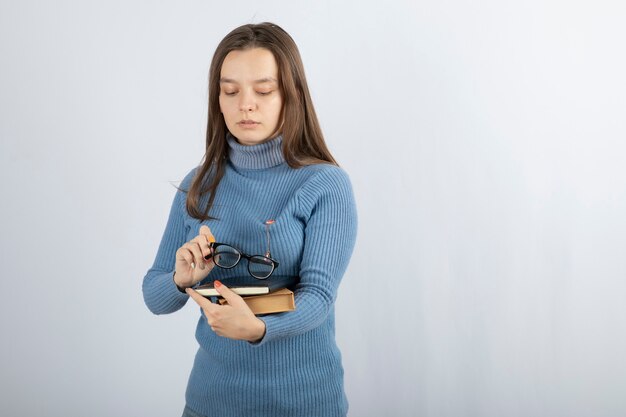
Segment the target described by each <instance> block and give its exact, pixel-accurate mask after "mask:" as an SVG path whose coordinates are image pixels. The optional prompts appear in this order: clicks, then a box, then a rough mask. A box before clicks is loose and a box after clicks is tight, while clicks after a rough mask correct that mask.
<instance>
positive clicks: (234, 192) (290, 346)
mask: <svg viewBox="0 0 626 417" xmlns="http://www.w3.org/2000/svg"><path fill="white" fill-rule="evenodd" d="M356 229H357V215H356V208H355V203H354V196H353V193H352V187H351V184H350V180H349V178H348V176H347V175H346V173H345V172H344V171H343V170H342V169H341V168H339V167H338V166H337V164H336V162H335V160H334V159H333V157H332V156H331V154H330V152H329V151H328V149H327V147H326V145H325V143H324V138H323V136H322V132H321V130H320V127H319V124H318V121H317V116H316V114H315V110H314V109H313V104H312V101H311V97H310V94H309V90H308V87H307V83H306V79H305V76H304V69H303V66H302V61H301V58H300V54H299V52H298V49H297V47H296V44H295V42H294V41H293V39H292V38H291V37H290V36H289V35H288V34H287V33H286V32H285V31H284V30H283V29H281V28H280V27H278V26H277V25H275V24H271V23H261V24H249V25H244V26H241V27H239V28H237V29H235V30H233V31H232V32H231V33H229V34H228V35H227V36H226V37H225V38H224V39H223V40H222V42H221V43H220V44H219V45H218V47H217V50H216V51H215V55H214V56H213V60H212V62H211V68H210V73H209V107H208V126H207V136H206V153H205V155H204V158H203V162H202V164H201V165H200V166H198V167H196V168H194V169H193V170H191V172H189V173H188V174H187V176H186V177H185V178H184V180H183V181H182V184H181V189H180V190H179V191H178V192H177V193H176V196H175V197H174V201H173V204H172V207H171V211H170V215H169V219H168V221H167V225H166V227H165V232H164V234H163V238H162V240H161V243H160V246H159V249H158V252H157V255H156V259H155V261H154V264H153V266H152V267H151V268H150V269H149V270H148V272H147V274H146V276H145V277H144V280H143V294H144V300H145V302H146V305H147V306H148V308H149V309H150V310H151V311H152V312H153V313H155V314H166V313H172V312H174V311H177V310H179V309H180V308H182V307H183V306H184V305H185V303H187V301H188V300H189V298H192V299H193V300H194V301H195V302H196V303H198V305H199V306H200V307H201V316H200V319H199V321H198V325H197V330H196V339H197V340H198V343H199V345H200V347H199V349H198V352H197V354H196V357H195V361H194V364H193V369H192V371H191V375H190V377H189V383H188V386H187V391H186V407H185V410H184V412H183V416H207V417H208V416H242V417H243V416H254V417H262V416H273V417H276V416H325V417H329V416H345V415H346V414H347V409H348V403H347V400H346V396H345V393H344V387H343V368H342V364H341V354H340V352H339V350H338V348H337V345H336V343H335V318H334V302H335V298H336V295H337V288H338V286H339V282H340V280H341V278H342V276H343V274H344V271H345V270H346V267H347V266H348V262H349V259H350V256H351V254H352V250H353V247H354V243H355V238H356ZM216 240H217V242H219V243H223V244H227V245H230V246H232V247H235V248H238V249H239V250H240V251H241V252H243V253H244V254H250V255H256V254H265V255H259V257H255V258H254V259H249V258H246V256H241V258H240V262H239V263H238V264H237V265H236V266H234V267H233V268H230V269H225V268H223V267H221V266H220V265H219V264H220V261H219V260H216V262H217V263H218V266H220V267H217V266H216V265H215V264H214V261H213V259H214V257H213V256H214V255H215V256H217V255H216V252H214V250H216V249H213V247H212V243H213V242H215V241H216ZM230 246H229V247H230ZM270 246H271V259H269V256H270ZM238 256H239V255H238ZM259 260H260V261H259ZM259 268H260V269H264V268H270V269H272V268H275V270H274V271H273V272H270V273H271V274H272V275H271V276H269V277H268V278H267V279H268V280H272V279H277V278H278V277H281V276H282V277H285V276H292V277H298V283H297V285H296V286H295V290H294V293H295V303H296V310H295V311H290V312H285V313H277V314H268V315H262V316H255V315H254V314H253V313H252V311H251V310H250V309H249V308H248V306H247V304H246V303H245V302H244V301H243V299H242V298H241V297H240V296H238V295H236V294H235V293H234V292H232V291H231V290H230V289H229V288H228V285H229V279H232V278H235V277H237V278H238V279H239V278H240V277H248V278H249V279H250V280H251V281H252V282H257V281H255V277H253V276H251V275H253V274H256V275H259V270H258V269H259ZM266 272H268V271H265V272H264V271H261V275H262V274H264V273H266ZM257 278H258V277H257ZM210 282H213V283H214V286H215V287H216V289H217V290H218V291H219V292H220V294H221V295H222V296H223V297H224V298H225V299H226V300H227V301H228V304H227V305H219V304H216V303H215V304H214V303H211V301H210V300H209V299H207V298H204V297H201V296H200V295H199V294H198V293H196V292H195V291H194V290H193V289H192V288H191V287H193V286H195V285H197V284H199V283H202V284H204V283H210Z"/></svg>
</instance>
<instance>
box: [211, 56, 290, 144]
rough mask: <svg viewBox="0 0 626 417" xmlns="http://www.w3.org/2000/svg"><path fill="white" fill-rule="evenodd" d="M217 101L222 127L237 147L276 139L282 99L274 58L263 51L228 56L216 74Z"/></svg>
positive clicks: (278, 130)
mask: <svg viewBox="0 0 626 417" xmlns="http://www.w3.org/2000/svg"><path fill="white" fill-rule="evenodd" d="M219 99H220V100H219V101H220V110H221V112H222V114H223V115H224V121H225V122H226V127H228V130H229V131H230V133H232V134H233V136H235V137H236V138H237V140H238V141H239V143H241V144H243V145H256V144H259V143H263V142H266V141H268V140H270V139H272V138H274V137H276V136H277V135H278V134H279V133H280V129H279V128H280V127H281V120H280V111H281V109H282V107H283V96H282V92H281V91H280V88H279V86H278V65H277V64H276V59H274V55H273V54H272V53H271V52H270V51H269V50H268V49H265V48H253V49H246V50H243V51H231V52H229V53H228V55H226V58H225V59H224V62H223V63H222V70H221V72H220V97H219Z"/></svg>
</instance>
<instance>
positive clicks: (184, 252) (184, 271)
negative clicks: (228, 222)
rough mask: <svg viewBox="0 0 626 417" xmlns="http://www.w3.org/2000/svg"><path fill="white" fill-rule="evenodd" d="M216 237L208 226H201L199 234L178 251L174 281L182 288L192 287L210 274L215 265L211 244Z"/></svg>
mask: <svg viewBox="0 0 626 417" xmlns="http://www.w3.org/2000/svg"><path fill="white" fill-rule="evenodd" d="M212 242H215V237H214V236H213V233H211V229H209V227H208V226H205V225H202V226H200V231H199V233H198V236H196V237H194V238H193V239H191V240H190V241H189V242H187V243H185V244H184V245H183V246H181V247H180V248H178V250H177V251H176V272H174V282H175V283H176V285H178V286H179V287H180V288H187V287H192V286H194V285H195V284H196V283H198V282H200V281H202V280H203V279H204V278H206V277H207V275H209V272H211V270H212V269H213V268H214V267H215V264H214V263H213V258H212V256H211V255H212V252H211V247H210V244H211V243H212ZM205 257H209V259H208V260H207V259H205Z"/></svg>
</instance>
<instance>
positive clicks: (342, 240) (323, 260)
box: [252, 166, 357, 346]
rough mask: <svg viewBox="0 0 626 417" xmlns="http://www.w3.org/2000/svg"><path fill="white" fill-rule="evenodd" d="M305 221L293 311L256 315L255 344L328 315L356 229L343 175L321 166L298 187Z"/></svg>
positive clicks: (304, 329) (311, 325)
mask: <svg viewBox="0 0 626 417" xmlns="http://www.w3.org/2000/svg"><path fill="white" fill-rule="evenodd" d="M298 199H299V205H300V209H301V210H302V215H303V216H304V218H305V220H306V227H305V232H304V233H305V236H304V239H305V242H304V250H303V255H302V261H301V264H300V283H299V284H298V286H297V287H296V291H295V301H296V310H295V311H292V312H288V313H280V314H272V315H267V316H262V317H260V318H261V320H263V321H264V322H265V329H266V330H265V336H264V337H263V339H261V340H260V341H258V342H256V343H252V345H254V346H260V345H263V344H265V343H267V342H269V341H271V340H276V339H280V338H285V337H291V336H295V335H299V334H302V333H305V332H307V331H309V330H312V329H314V328H316V327H317V326H320V325H321V324H322V323H323V322H324V321H325V320H326V319H327V317H328V315H329V313H330V312H331V310H332V308H333V303H334V302H335V299H336V296H337V289H338V287H339V283H340V281H341V278H342V277H343V274H344V272H345V270H346V268H347V266H348V263H349V261H350V257H351V256H352V251H353V249H354V244H355V241H356V232H357V212H356V205H355V202H354V195H353V192H352V186H351V184H350V179H349V178H348V175H347V174H346V173H345V171H343V170H342V169H340V168H338V167H335V166H326V167H325V169H322V170H321V171H320V172H318V173H317V174H315V175H314V176H313V178H312V179H311V180H310V181H309V182H308V183H307V184H306V185H305V186H304V187H303V188H302V189H301V190H300V191H299V194H298Z"/></svg>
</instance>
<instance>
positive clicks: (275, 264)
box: [205, 242, 278, 280]
mask: <svg viewBox="0 0 626 417" xmlns="http://www.w3.org/2000/svg"><path fill="white" fill-rule="evenodd" d="M219 246H228V247H229V248H232V249H234V250H235V251H236V252H237V255H239V259H237V262H235V264H234V265H233V266H222V265H220V264H218V263H217V262H215V259H213V261H214V262H215V265H217V266H219V267H220V268H222V269H232V268H234V267H236V266H237V265H239V262H241V259H242V258H246V259H247V260H248V273H249V274H250V275H251V276H253V277H254V278H256V279H259V280H264V279H268V278H269V277H270V276H271V275H272V274H273V273H274V271H275V270H276V268H278V261H277V260H275V259H272V258H270V257H269V256H268V255H248V254H247V253H244V252H243V251H242V250H241V249H239V248H237V247H235V246H233V245H231V244H228V243H219V242H212V243H211V244H210V248H211V255H209V256H206V257H205V258H206V259H210V258H214V256H215V250H216V248H218V247H219ZM229 253H230V254H233V253H232V252H229ZM252 258H262V259H264V260H267V261H270V262H271V263H272V270H271V271H270V273H269V274H267V276H266V277H257V276H256V275H254V274H253V273H252V271H251V270H250V259H252Z"/></svg>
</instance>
